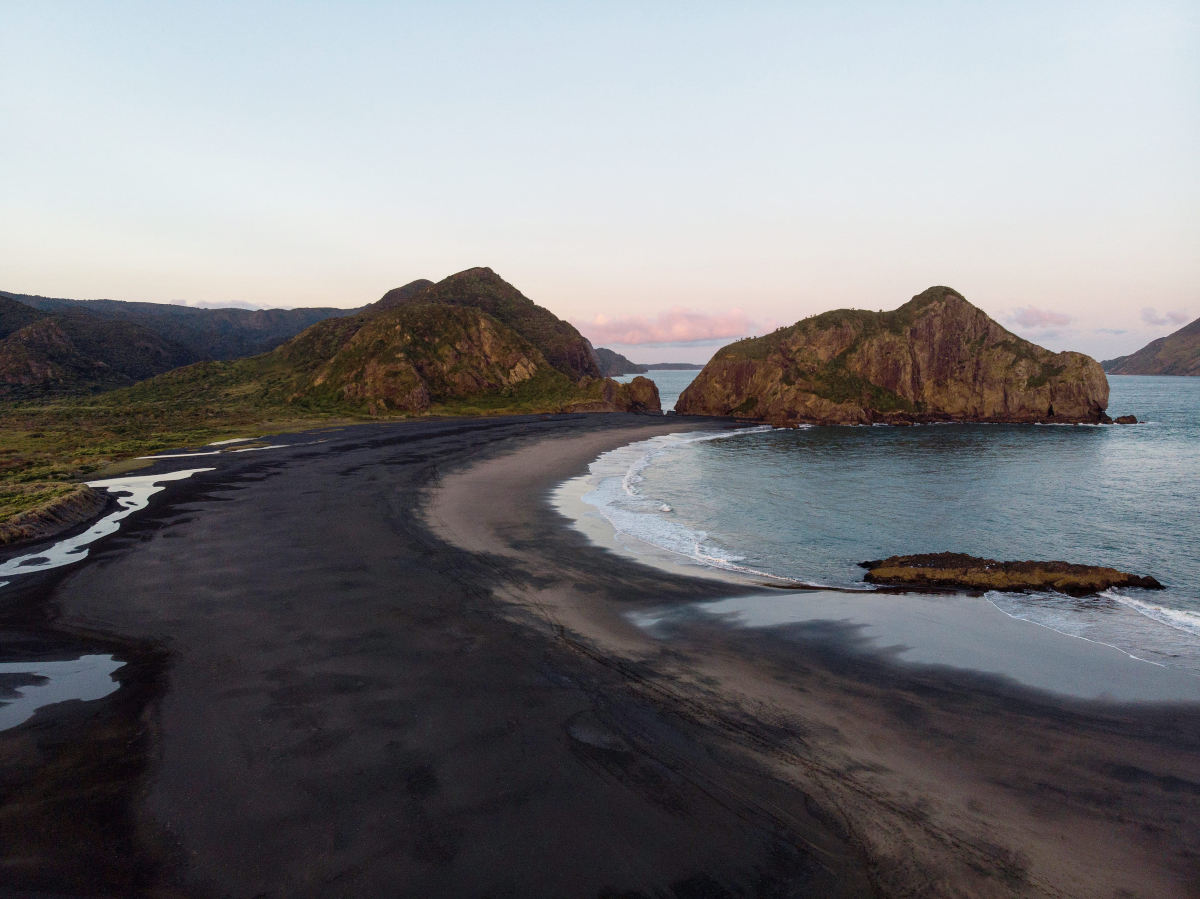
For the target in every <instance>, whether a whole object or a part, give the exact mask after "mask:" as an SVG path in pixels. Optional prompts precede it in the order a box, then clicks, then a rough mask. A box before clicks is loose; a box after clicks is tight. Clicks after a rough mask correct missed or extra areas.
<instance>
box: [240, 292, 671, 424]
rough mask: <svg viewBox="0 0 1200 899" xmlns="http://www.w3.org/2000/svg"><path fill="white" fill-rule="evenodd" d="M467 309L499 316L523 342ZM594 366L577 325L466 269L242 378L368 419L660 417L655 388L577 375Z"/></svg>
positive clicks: (251, 363)
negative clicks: (454, 411) (471, 414)
mask: <svg viewBox="0 0 1200 899" xmlns="http://www.w3.org/2000/svg"><path fill="white" fill-rule="evenodd" d="M472 300H479V301H480V302H485V303H486V304H487V305H489V306H491V307H492V308H495V309H498V310H499V311H500V312H501V313H502V314H504V315H505V316H506V318H507V319H509V321H516V322H517V324H518V325H520V326H521V327H522V328H523V329H524V332H522V331H521V330H518V328H517V327H514V326H513V325H511V324H509V323H508V322H507V321H504V320H502V319H501V318H500V317H499V316H498V315H494V314H492V313H491V312H489V311H487V310H485V309H483V308H481V307H479V306H475V305H472V302H471V301H472ZM547 316H548V317H549V318H550V319H553V321H549V320H548V319H547ZM530 334H532V335H533V337H532V338H531V337H529V336H527V335H530ZM551 354H554V355H553V358H551ZM555 360H557V364H556V362H555ZM589 362H594V353H593V352H592V349H591V345H590V344H589V343H588V342H587V341H586V340H584V338H583V337H582V336H580V335H579V332H578V331H576V330H575V329H574V328H573V327H572V326H571V325H569V324H568V323H566V322H563V321H561V320H559V319H557V318H555V317H554V315H553V313H551V312H549V311H548V310H545V309H542V308H541V307H540V306H535V305H534V304H533V303H532V302H531V301H529V300H527V299H525V298H524V297H523V296H521V294H520V293H518V292H517V291H516V289H515V288H513V287H511V286H510V285H508V284H507V283H506V282H504V281H502V280H501V279H500V278H499V277H498V276H497V275H495V273H494V272H491V271H490V270H489V269H471V270H470V271H468V272H463V273H460V274H458V275H452V276H451V277H450V278H447V279H446V280H445V281H442V282H439V283H438V284H433V285H430V284H429V282H413V283H412V284H410V285H406V286H405V287H403V288H398V289H397V290H395V291H391V292H389V293H388V294H386V295H385V296H384V298H383V299H382V300H380V301H379V302H378V303H375V304H373V305H372V306H369V307H367V308H366V309H365V310H364V311H363V312H361V313H359V314H358V315H354V316H350V317H347V318H338V319H329V320H327V321H323V322H319V323H318V324H316V325H314V326H313V327H311V328H309V329H308V330H307V331H305V332H304V333H302V334H300V335H299V336H297V337H295V338H293V339H292V340H290V341H288V342H287V343H285V344H284V345H283V346H281V347H279V348H277V349H276V350H274V351H273V352H272V353H270V354H268V355H267V356H265V357H259V359H258V360H247V361H246V364H245V366H244V367H245V368H246V369H247V371H248V372H249V373H251V374H253V375H254V376H255V377H256V378H258V379H259V380H260V382H263V383H267V384H269V385H270V386H269V387H267V388H266V392H267V394H268V395H269V396H272V397H274V398H277V399H282V400H284V401H285V402H289V403H293V404H295V403H299V404H310V405H317V406H321V407H324V408H335V407H338V406H351V407H356V408H360V409H365V410H366V411H369V412H371V413H373V414H381V413H384V412H389V411H390V412H396V411H399V412H417V413H419V412H425V411H428V410H430V409H434V408H435V407H438V406H446V405H447V404H449V405H451V406H456V407H457V408H460V409H465V410H471V411H490V410H499V409H529V410H538V411H577V412H612V411H637V412H661V406H660V404H659V399H658V390H657V388H656V387H655V386H654V384H653V382H651V381H649V380H647V379H646V378H636V379H634V382H633V383H632V384H618V383H616V382H615V381H611V380H607V379H604V378H600V377H599V376H598V375H593V374H582V375H581V374H579V369H581V368H584V369H586V368H587V367H588V363H589ZM593 367H594V366H593Z"/></svg>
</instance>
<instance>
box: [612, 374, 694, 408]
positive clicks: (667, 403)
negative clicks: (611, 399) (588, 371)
mask: <svg viewBox="0 0 1200 899" xmlns="http://www.w3.org/2000/svg"><path fill="white" fill-rule="evenodd" d="M698 374H700V371H699V370H698V369H693V370H690V371H686V370H685V371H651V372H647V373H646V374H645V375H642V377H645V378H649V379H650V380H651V381H653V382H654V384H655V386H656V387H658V397H659V399H660V400H662V407H663V412H670V411H672V410H673V409H674V408H675V401H676V400H677V399H679V394H681V393H683V388H685V387H687V386H688V384H691V383H692V381H694V380H695V379H696V375H698ZM636 377H638V376H637V375H621V376H620V377H617V378H614V379H613V380H615V381H620V382H622V383H624V384H628V383H629V382H630V381H632V380H633V379H634V378H636Z"/></svg>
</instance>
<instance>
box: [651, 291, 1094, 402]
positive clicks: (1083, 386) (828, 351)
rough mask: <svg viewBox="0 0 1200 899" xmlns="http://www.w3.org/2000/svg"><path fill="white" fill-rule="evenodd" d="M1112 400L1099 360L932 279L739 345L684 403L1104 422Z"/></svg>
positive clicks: (726, 351) (712, 365) (719, 358)
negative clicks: (916, 290) (1047, 345)
mask: <svg viewBox="0 0 1200 899" xmlns="http://www.w3.org/2000/svg"><path fill="white" fill-rule="evenodd" d="M1107 406H1108V381H1107V379H1106V378H1105V376H1104V371H1103V370H1102V369H1101V368H1100V364H1099V363H1098V362H1096V361H1095V360H1094V359H1092V358H1091V357H1089V356H1085V355H1083V354H1082V353H1073V352H1063V353H1052V352H1050V351H1049V350H1046V349H1043V348H1042V347H1039V346H1037V345H1036V344H1033V343H1030V342H1029V341H1027V340H1023V339H1022V338H1020V337H1018V336H1016V335H1015V334H1013V333H1011V332H1009V331H1007V330H1006V329H1005V328H1003V327H1002V326H1001V325H999V324H998V323H996V322H995V321H993V320H992V319H991V318H989V317H988V315H987V314H986V313H985V312H983V310H981V309H978V308H977V307H975V306H973V305H972V304H971V303H969V302H967V300H966V299H964V298H963V296H962V294H960V293H958V292H957V291H955V290H952V289H951V288H949V287H931V288H929V289H928V290H926V291H924V292H923V293H920V294H918V295H917V296H915V297H913V298H912V299H911V300H910V301H909V302H907V303H905V304H904V305H903V306H901V307H900V308H898V309H895V310H893V311H891V312H870V311H865V310H860V309H838V310H834V311H831V312H825V313H823V314H821V315H815V316H812V317H811V318H806V319H804V320H802V321H800V322H797V323H796V324H794V325H791V326H790V327H786V328H780V329H779V330H777V331H775V332H774V333H772V334H768V335H766V336H764V337H753V338H748V339H746V340H739V341H737V342H736V343H732V344H730V345H729V346H726V347H724V348H722V349H721V350H719V351H718V352H717V354H716V355H715V356H714V357H713V358H712V360H711V361H710V362H709V363H708V365H706V366H705V367H704V370H703V371H701V372H700V374H699V375H697V376H696V380H695V381H693V382H692V384H691V385H690V386H688V388H687V389H686V390H684V391H683V393H682V394H681V395H680V397H679V400H678V402H677V403H676V405H675V409H676V411H677V412H680V413H682V414H691V415H725V416H733V417H735V418H745V419H752V420H758V421H766V422H769V423H771V424H775V425H792V424H798V423H802V422H808V423H816V424H869V423H874V422H884V423H891V424H908V423H914V422H930V421H981V422H1055V423H1099V422H1107V421H1108V420H1109V419H1108V416H1107V415H1106V414H1105V409H1106V408H1107Z"/></svg>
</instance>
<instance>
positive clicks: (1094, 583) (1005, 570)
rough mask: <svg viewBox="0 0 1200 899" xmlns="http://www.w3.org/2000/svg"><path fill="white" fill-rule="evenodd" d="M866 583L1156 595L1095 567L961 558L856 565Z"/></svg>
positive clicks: (1134, 578)
mask: <svg viewBox="0 0 1200 899" xmlns="http://www.w3.org/2000/svg"><path fill="white" fill-rule="evenodd" d="M861 565H862V567H863V568H866V569H867V573H866V575H865V576H864V577H863V580H865V581H866V582H867V583H871V584H885V585H890V586H903V587H912V588H914V589H926V590H927V589H931V588H932V589H948V588H958V589H965V590H1007V591H1010V592H1028V591H1030V590H1037V591H1043V590H1054V591H1056V592H1058V593H1068V594H1070V595H1072V596H1088V595H1090V594H1093V593H1099V592H1100V591H1102V590H1108V589H1109V588H1111V587H1142V588H1145V589H1149V590H1161V589H1163V585H1162V584H1160V583H1159V582H1158V581H1156V580H1155V579H1154V578H1152V577H1145V576H1142V575H1136V574H1128V573H1127V572H1124V571H1117V569H1115V568H1104V567H1101V566H1098V565H1075V564H1072V563H1070V562H997V561H996V560H995V559H980V558H978V557H976V556H967V555H963V554H962V553H924V554H921V555H915V556H891V557H889V558H887V559H880V560H877V561H874V562H862V563H861Z"/></svg>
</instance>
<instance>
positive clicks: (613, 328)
mask: <svg viewBox="0 0 1200 899" xmlns="http://www.w3.org/2000/svg"><path fill="white" fill-rule="evenodd" d="M584 331H585V332H586V334H587V337H588V339H590V340H591V341H592V343H593V344H595V345H596V346H608V345H609V344H613V343H620V344H640V343H697V342H699V341H703V340H731V339H735V338H738V337H745V336H747V335H749V334H756V333H761V331H762V329H760V328H759V327H757V325H756V324H755V323H754V322H752V321H751V320H750V317H749V316H748V315H746V313H745V312H743V311H742V310H741V309H730V310H729V311H728V312H720V313H716V314H710V313H706V312H692V311H691V310H688V309H684V308H682V307H680V306H675V307H673V308H671V309H669V310H667V311H666V312H660V313H659V314H658V315H656V316H654V317H653V318H648V317H647V316H644V315H627V316H620V317H613V318H610V317H609V316H607V315H597V316H596V317H595V319H593V320H592V322H591V323H590V324H588V325H586V326H585V327H584Z"/></svg>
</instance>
